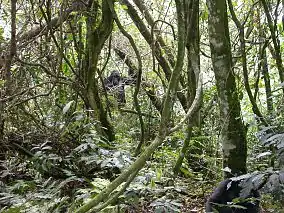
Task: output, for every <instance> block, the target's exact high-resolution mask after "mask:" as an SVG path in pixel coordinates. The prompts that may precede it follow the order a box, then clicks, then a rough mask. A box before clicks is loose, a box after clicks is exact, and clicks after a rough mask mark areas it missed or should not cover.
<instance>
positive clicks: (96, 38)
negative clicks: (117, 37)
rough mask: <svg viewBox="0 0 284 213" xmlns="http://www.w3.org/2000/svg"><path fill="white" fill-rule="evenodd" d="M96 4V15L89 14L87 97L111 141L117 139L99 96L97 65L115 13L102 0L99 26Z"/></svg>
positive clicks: (104, 135)
mask: <svg viewBox="0 0 284 213" xmlns="http://www.w3.org/2000/svg"><path fill="white" fill-rule="evenodd" d="M95 7H96V6H94V5H93V6H92V7H91V8H92V9H91V13H92V12H93V13H94V14H95V15H94V16H89V17H88V19H87V39H86V40H87V45H86V47H87V56H86V67H85V72H87V73H86V75H85V76H86V79H85V83H86V85H87V91H86V93H85V94H86V97H87V98H86V99H87V101H88V105H89V106H90V107H91V109H92V110H93V111H94V116H95V118H96V119H97V120H98V121H100V124H98V125H97V131H98V132H99V133H100V134H101V135H102V136H103V137H105V138H107V139H108V140H109V141H113V140H115V135H114V130H113V127H112V125H111V123H110V122H109V120H108V117H107V112H106V110H105V109H104V106H103V104H102V101H101V98H100V96H99V89H98V88H99V86H98V81H97V80H96V74H97V71H98V68H97V65H98V60H99V55H100V53H101V50H102V48H103V46H104V43H105V41H106V40H107V38H108V37H109V35H110V33H111V31H112V25H113V15H112V12H111V10H110V7H109V5H108V3H107V1H106V0H103V1H102V17H101V23H100V24H99V26H98V27H96V26H97V24H96V22H97V21H98V20H97V19H96V18H95V17H96V12H97V11H96V9H97V8H95Z"/></svg>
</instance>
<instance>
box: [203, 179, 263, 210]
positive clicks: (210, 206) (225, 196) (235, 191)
mask: <svg viewBox="0 0 284 213" xmlns="http://www.w3.org/2000/svg"><path fill="white" fill-rule="evenodd" d="M240 182H241V181H233V180H231V179H226V180H224V181H222V182H221V183H220V184H219V185H218V187H217V188H216V189H215V190H214V192H213V193H212V195H211V196H210V197H209V199H208V200H207V202H206V212H207V213H208V212H220V213H259V212H260V207H259V199H260V194H259V192H258V190H251V192H250V194H249V195H248V196H247V197H245V198H244V199H245V200H244V201H242V202H240V203H236V205H238V206H242V207H244V208H234V207H230V206H229V205H228V203H230V202H232V201H233V199H235V198H239V197H240V192H241V190H242V187H241V186H239V183H240ZM249 198H255V199H251V200H248V199H249ZM241 200H243V199H241ZM216 204H221V206H220V205H216ZM223 205H227V206H223Z"/></svg>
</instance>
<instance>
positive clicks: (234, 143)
mask: <svg viewBox="0 0 284 213" xmlns="http://www.w3.org/2000/svg"><path fill="white" fill-rule="evenodd" d="M207 6H208V10H209V16H208V29H209V40H210V48H211V57H212V63H213V69H214V74H215V79H216V86H217V90H218V97H219V107H220V114H221V124H222V126H221V128H222V129H221V138H220V140H221V141H222V146H223V167H224V168H226V167H228V168H230V169H231V174H226V176H231V175H238V174H243V173H246V171H247V170H246V158H247V141H246V131H245V128H244V125H243V122H242V119H241V107H240V101H239V97H238V93H237V90H236V82H235V76H234V72H233V68H232V57H231V47H230V36H229V27H228V15H227V5H226V1H225V0H207Z"/></svg>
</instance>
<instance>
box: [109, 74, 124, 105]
mask: <svg viewBox="0 0 284 213" xmlns="http://www.w3.org/2000/svg"><path fill="white" fill-rule="evenodd" d="M104 86H105V88H106V90H107V91H111V90H113V89H114V90H117V93H118V96H117V101H118V103H120V104H125V103H126V99H125V91H124V82H123V80H122V78H121V76H120V73H119V72H118V71H117V70H114V71H112V72H111V74H110V75H109V76H108V77H107V78H106V79H105V80H104Z"/></svg>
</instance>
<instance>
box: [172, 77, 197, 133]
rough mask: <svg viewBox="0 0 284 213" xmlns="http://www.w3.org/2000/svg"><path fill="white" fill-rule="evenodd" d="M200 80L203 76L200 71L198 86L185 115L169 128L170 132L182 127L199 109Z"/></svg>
mask: <svg viewBox="0 0 284 213" xmlns="http://www.w3.org/2000/svg"><path fill="white" fill-rule="evenodd" d="M202 81H203V77H202V73H200V74H199V76H198V86H197V88H196V95H195V98H194V100H193V102H192V105H191V106H190V108H189V109H188V111H187V113H186V115H185V117H184V118H183V119H182V120H181V121H180V122H179V123H178V124H177V125H176V126H175V127H173V128H171V129H170V130H169V133H170V134H171V133H173V132H175V131H177V130H179V129H180V128H182V126H183V124H184V123H185V122H186V121H187V120H189V119H191V118H193V116H194V114H195V113H196V112H197V111H198V110H199V109H200V107H201V100H202Z"/></svg>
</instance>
